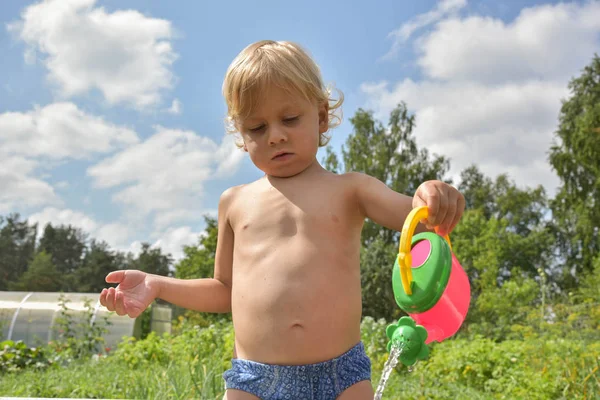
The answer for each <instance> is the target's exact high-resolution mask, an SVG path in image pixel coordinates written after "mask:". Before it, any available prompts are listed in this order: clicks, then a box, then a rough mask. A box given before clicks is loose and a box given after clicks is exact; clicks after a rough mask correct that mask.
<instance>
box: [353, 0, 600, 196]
mask: <svg viewBox="0 0 600 400" xmlns="http://www.w3.org/2000/svg"><path fill="white" fill-rule="evenodd" d="M599 34H600V3H597V2H595V3H585V4H581V5H578V4H575V3H570V4H562V3H561V4H558V5H553V6H550V5H544V6H538V7H533V8H527V9H523V10H522V11H521V13H520V14H519V16H518V17H517V18H516V19H515V20H514V21H512V22H511V23H505V22H503V21H501V20H499V19H494V18H489V17H480V16H469V17H466V18H458V17H455V16H451V17H447V18H446V19H442V20H441V21H438V22H437V23H436V24H435V27H434V29H432V30H431V31H430V32H426V33H424V34H422V35H421V36H420V37H418V38H417V39H416V40H415V42H414V45H415V49H416V51H417V54H418V56H419V58H418V64H419V65H420V66H421V68H422V71H421V72H422V73H423V76H424V79H422V80H420V81H413V80H410V79H404V80H403V81H401V82H398V83H396V84H389V83H387V82H378V83H366V84H363V85H362V86H361V88H362V90H363V92H364V93H366V95H367V97H368V101H367V102H368V106H369V107H371V108H373V109H374V110H375V111H376V115H377V117H378V118H379V119H382V120H387V116H388V115H389V111H390V110H391V109H392V108H394V107H395V106H396V105H397V104H398V103H399V102H401V101H405V102H406V103H407V105H408V107H409V108H410V109H411V111H414V112H415V113H416V116H417V120H416V128H415V130H414V134H415V137H416V140H417V143H418V144H419V145H420V146H424V147H427V148H428V149H430V150H431V151H432V152H435V153H438V154H441V155H444V156H448V157H450V159H451V167H452V169H451V171H450V175H451V176H453V177H455V178H456V177H457V176H458V175H459V173H460V171H461V170H462V169H464V167H466V166H468V165H469V164H471V163H475V164H477V165H478V166H479V167H480V168H481V169H482V171H483V172H485V173H486V174H487V175H489V176H492V177H495V176H496V175H498V174H501V173H508V174H509V175H510V177H511V178H512V179H514V180H515V181H516V182H517V183H518V184H520V185H529V186H534V185H538V184H542V185H544V186H545V187H546V189H547V190H548V191H549V192H550V194H553V191H554V189H555V188H556V186H557V184H558V178H557V177H556V176H555V174H554V173H553V172H552V171H551V168H550V165H549V163H548V161H547V152H548V150H549V147H550V144H551V139H552V137H553V133H554V131H555V130H556V128H557V126H558V115H559V111H560V106H561V99H564V98H566V97H567V96H568V94H569V93H568V89H567V84H568V80H569V79H570V77H572V76H576V75H578V74H579V73H580V70H581V68H583V67H584V66H585V65H586V64H587V63H589V61H590V60H591V58H592V56H593V54H594V49H597V48H598V47H599V46H600V37H599Z"/></svg>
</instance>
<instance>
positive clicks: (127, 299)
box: [100, 270, 159, 318]
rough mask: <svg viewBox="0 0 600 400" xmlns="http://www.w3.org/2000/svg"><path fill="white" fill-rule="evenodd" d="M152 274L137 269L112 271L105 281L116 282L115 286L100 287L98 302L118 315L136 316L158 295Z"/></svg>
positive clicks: (156, 283) (156, 284)
mask: <svg viewBox="0 0 600 400" xmlns="http://www.w3.org/2000/svg"><path fill="white" fill-rule="evenodd" d="M152 278H153V275H150V274H147V273H145V272H142V271H137V270H120V271H113V272H111V273H110V274H108V275H107V276H106V282H108V283H118V284H119V285H118V286H117V287H116V288H113V287H111V288H108V289H102V292H101V293H100V304H102V305H103V306H104V307H106V308H107V309H108V310H109V311H116V313H117V314H118V315H125V314H127V315H129V317H131V318H136V317H138V316H139V315H140V314H141V313H142V312H143V311H144V310H145V309H146V308H147V307H148V306H149V305H150V303H152V302H153V301H154V299H156V298H157V297H158V291H159V288H158V282H157V281H156V280H155V279H152Z"/></svg>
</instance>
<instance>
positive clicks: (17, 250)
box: [0, 214, 37, 290]
mask: <svg viewBox="0 0 600 400" xmlns="http://www.w3.org/2000/svg"><path fill="white" fill-rule="evenodd" d="M36 236H37V224H33V225H29V223H28V222H27V221H22V220H21V217H20V215H19V214H11V215H9V216H8V217H6V218H3V217H0V290H7V289H8V286H9V284H10V283H16V282H18V281H19V279H20V278H21V277H22V276H23V274H24V273H25V271H26V270H27V266H28V264H29V262H30V261H31V260H32V259H33V256H34V253H35V241H36Z"/></svg>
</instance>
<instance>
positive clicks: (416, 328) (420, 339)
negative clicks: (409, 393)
mask: <svg viewBox="0 0 600 400" xmlns="http://www.w3.org/2000/svg"><path fill="white" fill-rule="evenodd" d="M385 334H386V336H387V337H388V338H389V339H390V341H389V342H388V344H387V350H388V351H391V349H392V343H394V344H396V345H397V346H398V347H400V348H401V349H402V352H401V353H400V357H399V359H400V362H401V363H402V364H404V365H406V366H410V365H413V364H414V363H416V362H417V360H424V359H426V358H427V356H429V347H427V345H426V344H425V340H426V339H427V330H425V328H424V327H422V326H421V325H417V324H416V323H415V320H414V319H412V318H411V317H402V318H400V319H399V320H398V322H397V323H395V324H391V325H388V327H387V328H386V330H385Z"/></svg>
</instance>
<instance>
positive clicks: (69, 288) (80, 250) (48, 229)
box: [39, 224, 87, 292]
mask: <svg viewBox="0 0 600 400" xmlns="http://www.w3.org/2000/svg"><path fill="white" fill-rule="evenodd" d="M86 241H87V235H86V234H85V233H84V232H83V230H81V229H79V228H75V227H73V226H71V225H61V226H58V227H54V226H52V224H47V225H46V226H45V227H44V233H43V234H42V237H41V238H40V244H39V251H45V252H46V253H48V254H50V255H51V256H52V263H53V264H54V265H56V268H57V269H58V271H59V272H60V273H61V274H62V276H63V279H62V280H61V282H62V286H61V288H60V290H61V291H65V292H76V291H78V288H77V287H76V284H75V273H76V271H77V270H78V269H79V268H80V267H81V266H82V264H83V257H84V255H85V250H86Z"/></svg>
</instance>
